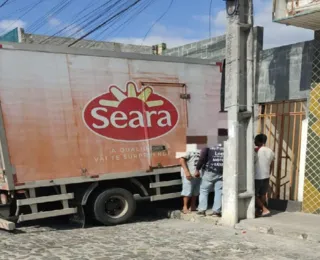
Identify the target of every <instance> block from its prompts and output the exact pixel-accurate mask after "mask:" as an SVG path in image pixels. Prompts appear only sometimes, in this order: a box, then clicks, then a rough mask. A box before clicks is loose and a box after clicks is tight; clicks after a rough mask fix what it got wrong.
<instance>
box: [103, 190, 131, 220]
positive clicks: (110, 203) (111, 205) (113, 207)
mask: <svg viewBox="0 0 320 260" xmlns="http://www.w3.org/2000/svg"><path fill="white" fill-rule="evenodd" d="M128 209H129V204H128V202H127V201H126V200H125V199H124V198H123V197H121V196H117V195H113V196H111V197H110V198H109V199H108V200H107V201H106V203H105V212H106V214H107V215H108V217H110V218H121V217H123V216H124V215H125V214H126V213H127V211H128Z"/></svg>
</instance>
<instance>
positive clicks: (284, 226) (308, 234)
mask: <svg viewBox="0 0 320 260" xmlns="http://www.w3.org/2000/svg"><path fill="white" fill-rule="evenodd" d="M319 223H320V215H313V214H304V213H298V212H294V213H290V212H273V213H272V216H271V217H265V218H257V219H246V220H242V221H240V223H239V224H237V225H236V227H235V228H236V229H238V230H242V231H256V232H260V233H265V234H270V235H276V236H283V237H289V238H296V239H301V240H308V241H314V242H318V243H320V225H319Z"/></svg>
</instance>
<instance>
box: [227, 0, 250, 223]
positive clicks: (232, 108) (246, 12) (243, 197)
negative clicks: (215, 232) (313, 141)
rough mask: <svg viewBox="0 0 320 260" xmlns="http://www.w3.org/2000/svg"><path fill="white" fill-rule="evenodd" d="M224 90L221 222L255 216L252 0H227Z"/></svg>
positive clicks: (233, 221) (231, 221) (232, 221)
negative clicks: (225, 135)
mask: <svg viewBox="0 0 320 260" xmlns="http://www.w3.org/2000/svg"><path fill="white" fill-rule="evenodd" d="M226 9H227V21H228V22H227V23H228V25H227V35H226V64H225V65H226V66H225V75H226V90H225V93H226V94H225V107H226V110H227V111H228V134H229V138H228V141H226V143H225V162H224V176H223V178H224V179H223V181H224V187H223V212H222V221H223V223H224V224H227V225H230V226H234V225H235V224H236V223H237V222H238V221H239V219H244V218H254V217H255V198H254V169H253V156H254V144H253V138H254V131H253V124H254V117H253V110H254V109H253V108H254V84H255V82H254V55H253V53H254V47H253V44H254V43H253V40H254V37H253V34H254V30H253V3H252V0H227V1H226Z"/></svg>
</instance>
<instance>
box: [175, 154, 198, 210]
mask: <svg viewBox="0 0 320 260" xmlns="http://www.w3.org/2000/svg"><path fill="white" fill-rule="evenodd" d="M199 157H200V151H197V150H195V151H187V152H186V153H185V154H184V155H183V156H181V157H180V164H181V178H182V192H181V195H182V196H183V208H182V212H183V213H184V214H187V213H189V212H191V211H196V209H197V198H198V196H199V192H200V181H201V180H200V174H199V173H198V172H197V171H196V165H197V163H198V160H199ZM189 202H190V207H189Z"/></svg>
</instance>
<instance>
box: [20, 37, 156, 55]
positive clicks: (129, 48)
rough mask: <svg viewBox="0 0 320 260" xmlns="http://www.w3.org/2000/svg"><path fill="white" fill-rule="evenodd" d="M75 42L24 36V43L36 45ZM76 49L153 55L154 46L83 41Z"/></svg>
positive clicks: (68, 39) (62, 38)
mask: <svg viewBox="0 0 320 260" xmlns="http://www.w3.org/2000/svg"><path fill="white" fill-rule="evenodd" d="M73 41H74V39H73V38H65V37H52V38H48V36H44V35H36V34H22V42H24V43H34V44H50V45H68V44H71V43H72V42H73ZM73 47H75V48H90V49H100V50H108V51H117V52H138V53H143V54H152V46H140V45H133V44H122V43H116V42H104V41H90V40H81V41H79V42H77V43H76V44H75V45H73Z"/></svg>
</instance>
